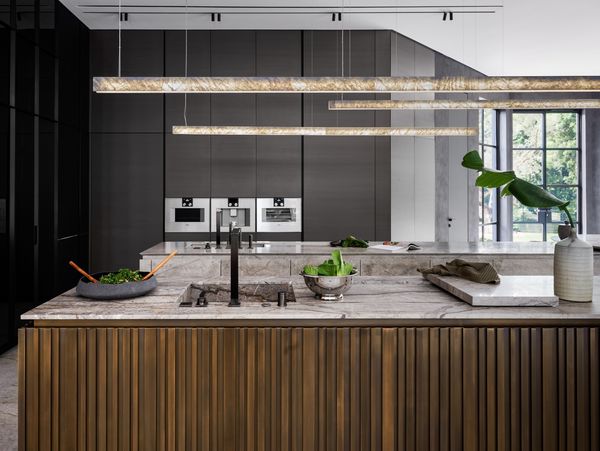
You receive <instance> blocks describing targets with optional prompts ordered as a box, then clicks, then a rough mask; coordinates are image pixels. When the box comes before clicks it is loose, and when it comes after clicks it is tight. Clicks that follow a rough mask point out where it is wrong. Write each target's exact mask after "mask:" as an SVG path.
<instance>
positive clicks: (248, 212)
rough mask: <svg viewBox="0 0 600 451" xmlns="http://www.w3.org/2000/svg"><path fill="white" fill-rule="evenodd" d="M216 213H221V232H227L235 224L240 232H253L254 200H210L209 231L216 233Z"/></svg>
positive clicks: (254, 229) (230, 198) (235, 198)
mask: <svg viewBox="0 0 600 451" xmlns="http://www.w3.org/2000/svg"><path fill="white" fill-rule="evenodd" d="M217 211H219V212H221V213H220V214H221V218H220V219H221V220H220V223H221V232H228V231H229V224H230V223H231V222H235V223H236V225H237V227H239V228H240V229H241V231H242V232H255V231H256V223H255V220H254V217H255V214H256V199H255V198H249V197H245V198H244V197H225V198H213V199H211V227H210V228H211V231H212V232H216V231H217Z"/></svg>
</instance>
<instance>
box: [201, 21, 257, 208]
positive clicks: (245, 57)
mask: <svg viewBox="0 0 600 451" xmlns="http://www.w3.org/2000/svg"><path fill="white" fill-rule="evenodd" d="M255 44H256V33H255V32H254V31H213V32H212V33H211V52H210V57H211V75H213V76H244V75H245V76H254V75H256V58H255V52H256V47H255ZM211 125H256V95H254V94H215V95H212V96H211ZM211 161H212V166H211V167H212V175H211V192H212V196H213V197H233V196H239V197H255V196H256V137H255V136H213V137H211Z"/></svg>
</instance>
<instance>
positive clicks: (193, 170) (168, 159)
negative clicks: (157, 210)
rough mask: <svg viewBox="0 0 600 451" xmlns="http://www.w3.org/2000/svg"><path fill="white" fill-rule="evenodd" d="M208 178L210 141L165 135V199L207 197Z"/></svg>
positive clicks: (202, 137)
mask: <svg viewBox="0 0 600 451" xmlns="http://www.w3.org/2000/svg"><path fill="white" fill-rule="evenodd" d="M210 175H211V174H210V137H208V136H191V135H189V136H188V135H170V134H167V135H166V147H165V177H166V180H165V196H166V197H210Z"/></svg>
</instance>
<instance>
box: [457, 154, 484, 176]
mask: <svg viewBox="0 0 600 451" xmlns="http://www.w3.org/2000/svg"><path fill="white" fill-rule="evenodd" d="M462 165H463V167H465V168H467V169H475V170H476V171H481V170H483V160H482V159H481V156H480V155H479V152H477V151H476V150H472V151H470V152H468V153H466V154H465V156H464V157H463V161H462Z"/></svg>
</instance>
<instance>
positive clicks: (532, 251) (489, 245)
mask: <svg viewBox="0 0 600 451" xmlns="http://www.w3.org/2000/svg"><path fill="white" fill-rule="evenodd" d="M204 244H205V242H194V241H166V242H161V243H158V244H156V245H154V246H152V247H151V248H149V249H146V250H144V251H142V252H141V253H140V255H142V257H146V256H160V255H168V254H169V253H171V252H172V251H174V250H177V253H178V255H180V256H185V255H194V256H196V255H198V256H199V255H206V256H215V255H228V254H229V249H226V248H225V245H223V246H222V249H215V248H214V242H213V243H212V248H211V249H210V250H207V249H204ZM244 244H245V243H244ZM264 244H265V245H264V247H255V248H253V249H247V248H246V247H245V246H244V248H243V249H241V250H240V253H241V254H252V255H310V254H313V255H328V254H329V253H330V252H331V251H332V249H334V248H332V247H331V246H330V245H329V243H328V242H310V241H304V242H301V241H287V242H286V241H281V242H277V241H272V242H265V243H264ZM371 244H381V242H372V243H371ZM402 244H404V245H406V244H408V242H406V243H402ZM418 244H419V245H420V246H421V247H422V248H421V250H417V251H407V250H406V249H401V250H396V251H388V250H382V249H373V248H366V249H365V248H342V249H343V252H344V254H347V255H455V254H474V255H478V254H479V255H488V254H494V255H551V254H553V253H554V243H553V242H531V243H518V242H472V243H469V242H454V243H436V242H419V243H418Z"/></svg>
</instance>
